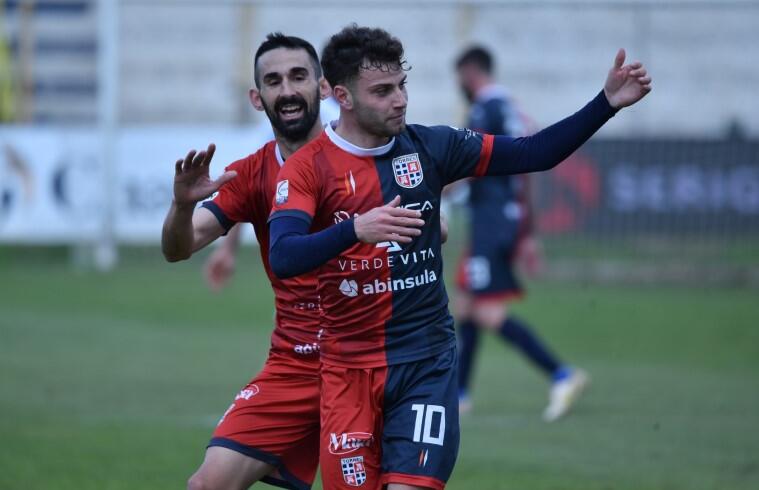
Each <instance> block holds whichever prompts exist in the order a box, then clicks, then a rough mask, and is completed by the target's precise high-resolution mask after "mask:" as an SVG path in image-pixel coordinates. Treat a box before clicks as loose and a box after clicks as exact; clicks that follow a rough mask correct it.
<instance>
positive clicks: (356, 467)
mask: <svg viewBox="0 0 759 490" xmlns="http://www.w3.org/2000/svg"><path fill="white" fill-rule="evenodd" d="M340 466H341V467H342V470H343V480H345V483H347V484H348V485H350V486H352V487H360V486H361V485H363V484H364V482H365V481H366V467H365V466H364V457H363V456H354V457H352V458H342V459H341V460H340Z"/></svg>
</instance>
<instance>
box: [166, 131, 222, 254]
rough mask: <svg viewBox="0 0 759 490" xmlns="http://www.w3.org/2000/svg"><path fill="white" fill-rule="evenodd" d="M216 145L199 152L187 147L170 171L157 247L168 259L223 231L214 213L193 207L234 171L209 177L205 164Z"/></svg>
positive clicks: (199, 244)
mask: <svg viewBox="0 0 759 490" xmlns="http://www.w3.org/2000/svg"><path fill="white" fill-rule="evenodd" d="M214 151H216V146H215V145H214V144H213V143H212V144H210V145H208V149H207V150H206V151H201V152H200V153H197V154H196V152H195V150H191V151H190V152H189V153H188V154H187V156H186V157H185V158H184V160H177V162H176V165H175V174H174V199H173V200H172V202H171V207H170V208H169V212H168V214H167V215H166V219H165V220H164V222H163V233H162V235H161V250H162V251H163V255H164V257H166V260H168V261H169V262H176V261H178V260H185V259H187V258H189V257H190V256H191V255H192V254H193V253H194V252H195V251H197V250H199V249H201V248H203V247H205V246H206V245H208V244H209V243H211V242H212V241H213V240H215V239H216V238H218V237H219V236H221V235H222V234H223V233H224V228H223V227H222V226H221V225H220V224H219V222H218V220H217V219H216V218H215V217H214V215H213V214H212V213H211V212H210V211H208V210H206V209H199V210H197V212H196V211H195V206H196V205H197V203H198V202H199V201H201V200H203V199H205V198H207V197H208V196H210V195H211V194H213V193H214V192H216V191H217V190H219V188H220V187H221V186H222V185H223V184H224V183H226V182H228V181H229V180H231V179H233V178H235V177H236V176H237V173H236V172H234V171H229V172H225V173H224V174H223V175H222V176H221V177H219V178H218V179H216V180H211V178H210V177H209V174H208V167H209V165H210V164H211V159H212V158H213V154H214Z"/></svg>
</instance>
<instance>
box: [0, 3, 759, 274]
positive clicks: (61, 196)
mask: <svg viewBox="0 0 759 490" xmlns="http://www.w3.org/2000/svg"><path fill="white" fill-rule="evenodd" d="M0 12H2V18H1V20H0V70H1V73H2V75H1V76H0V118H2V121H3V122H4V123H3V125H2V126H0V150H2V154H1V155H0V242H4V243H79V244H100V245H101V246H102V247H101V249H103V250H108V249H110V250H111V251H113V245H114V244H118V243H156V242H157V240H158V237H159V230H160V224H161V221H162V218H163V214H164V212H165V209H166V206H167V205H168V202H169V200H170V191H171V188H170V185H171V164H172V162H173V161H174V160H175V159H176V158H178V157H179V156H181V155H183V154H184V153H186V151H187V149H188V148H190V147H204V146H205V145H206V144H207V143H208V142H209V141H215V142H216V143H217V144H218V146H219V149H220V151H219V153H218V156H217V158H216V162H215V165H214V170H215V171H217V172H218V171H220V170H221V168H222V166H223V165H225V164H226V163H229V162H231V161H232V160H234V159H236V158H238V157H240V156H242V155H245V154H247V153H250V152H252V151H254V150H255V149H256V148H257V147H258V146H259V145H260V144H261V143H262V142H263V139H264V138H265V137H264V136H262V134H264V133H263V132H262V131H261V125H265V121H264V118H263V117H262V116H261V115H260V114H259V113H256V112H255V111H254V110H253V109H252V108H251V107H250V104H249V102H248V100H247V96H246V93H247V90H248V88H249V86H250V79H251V70H252V68H251V64H252V54H253V51H254V49H255V47H256V46H257V45H258V43H259V42H260V41H261V40H262V39H263V38H264V36H265V35H266V33H268V32H271V31H277V30H281V31H283V32H286V33H291V34H295V35H299V36H302V37H305V38H306V39H309V40H310V41H311V42H313V43H314V44H315V45H316V46H317V47H321V46H322V45H323V44H324V42H325V41H326V40H327V38H328V37H329V36H330V35H331V34H332V33H334V32H336V31H337V30H339V29H340V28H341V27H342V26H344V25H346V24H348V23H350V22H357V23H359V24H366V25H377V26H382V27H384V28H386V29H387V30H389V31H390V32H392V33H393V34H395V35H396V36H398V37H399V38H401V40H402V41H403V42H404V44H405V47H406V50H407V58H408V61H409V63H410V64H411V66H412V67H413V69H412V70H411V72H410V78H409V93H410V103H409V110H408V120H409V121H411V122H419V123H424V124H461V123H462V121H463V119H464V115H465V104H464V100H463V98H462V97H461V95H460V93H459V90H458V88H457V86H456V84H455V79H454V76H453V70H452V65H453V60H454V59H455V57H456V55H457V53H458V52H459V51H460V50H461V49H462V48H464V47H465V46H467V45H469V44H471V43H474V42H477V43H481V44H484V45H486V46H488V47H490V48H491V49H492V50H493V51H494V52H495V53H496V56H497V75H498V79H499V81H501V82H502V83H503V84H505V85H506V86H507V87H508V88H509V89H510V90H511V91H512V93H513V94H514V96H515V97H516V99H517V100H518V101H519V103H520V105H521V106H522V109H523V110H524V111H525V112H526V113H527V114H529V115H530V116H531V117H532V118H533V119H534V120H535V121H536V122H537V123H538V125H540V126H546V125H548V124H550V123H552V122H554V121H556V120H558V119H559V118H561V117H563V116H565V115H567V114H569V113H571V112H573V111H574V110H576V109H578V108H579V107H580V106H581V105H582V104H584V103H585V102H586V101H587V100H589V99H590V98H591V97H592V96H593V95H594V94H595V93H596V92H597V91H598V90H599V89H600V88H601V84H602V82H603V79H604V76H605V73H606V70H607V69H608V67H609V66H610V63H611V60H612V58H613V56H614V53H615V51H616V49H617V48H618V47H625V48H626V49H627V50H628V53H629V56H630V57H631V58H635V59H641V60H643V61H644V62H645V63H646V65H647V66H648V68H649V71H650V72H651V73H652V74H653V77H654V92H653V93H652V94H651V95H650V96H649V97H648V98H647V99H646V100H645V101H644V102H643V103H642V104H640V105H639V106H635V107H634V108H631V109H629V110H626V111H625V112H624V114H623V115H621V116H620V117H617V118H615V119H613V120H612V121H611V122H610V123H609V124H607V125H606V126H605V127H604V128H603V129H602V130H601V131H600V133H599V135H598V136H597V137H595V138H594V139H593V140H592V141H591V142H590V143H588V144H587V145H586V146H585V147H584V148H583V150H581V151H580V152H578V154H577V155H575V157H573V159H572V161H571V162H567V163H566V164H564V165H563V166H562V167H560V168H559V169H558V170H557V171H554V172H550V173H547V174H544V175H541V176H540V177H538V178H537V188H538V192H537V195H536V201H537V203H538V209H539V216H538V224H539V226H540V229H541V230H542V231H543V234H544V237H545V243H546V247H547V248H548V251H549V256H552V257H553V258H554V259H555V261H554V265H555V267H552V269H551V270H552V273H554V274H558V275H562V274H564V275H568V276H576V275H578V274H581V275H586V276H592V277H596V278H599V279H602V278H608V277H611V278H614V279H618V280H626V279H631V280H635V281H640V280H647V278H649V277H654V278H656V279H657V280H661V279H662V277H668V278H670V279H672V280H676V281H683V280H685V281H687V280H689V279H691V278H693V277H695V276H698V277H701V276H703V277H706V278H710V279H714V280H718V281H729V282H738V283H740V284H754V285H756V284H757V283H759V272H757V270H756V263H757V261H756V260H755V253H754V250H756V248H757V247H756V245H757V243H759V242H758V241H757V238H759V146H758V143H757V139H758V137H759V111H757V108H759V104H757V97H756V95H755V93H754V91H755V87H756V86H757V83H759V64H757V63H755V62H753V61H752V60H753V58H754V57H755V56H756V53H757V52H759V30H758V29H756V26H757V25H759V2H756V1H741V0H724V1H719V0H670V1H656V0H584V1H583V0H576V1H575V0H567V1H557V0H542V1H541V0H534V1H510V0H503V1H494V0H491V1H487V0H481V1H477V0H469V1H448V0H438V1H432V0H416V1H396V0H386V1H383V2H373V1H366V0H358V1H338V0H326V1H320V2H312V1H297V0H278V1H274V0H271V1H267V0H220V1H210V0H207V1H205V0H184V1H182V0H150V1H149V0H122V1H116V0H103V1H100V2H98V1H95V0H0ZM104 257H106V259H104V264H105V265H108V263H110V262H112V258H114V257H115V255H113V254H112V253H105V255H104ZM108 257H111V258H108Z"/></svg>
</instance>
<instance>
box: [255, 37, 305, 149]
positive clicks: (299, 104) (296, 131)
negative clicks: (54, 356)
mask: <svg viewBox="0 0 759 490" xmlns="http://www.w3.org/2000/svg"><path fill="white" fill-rule="evenodd" d="M257 65H258V66H257V67H256V68H257V70H256V72H257V73H258V74H259V75H258V78H259V79H258V80H256V85H257V87H258V88H255V89H251V91H250V100H251V103H252V104H253V106H254V107H255V108H256V109H258V110H263V111H265V112H266V115H267V117H268V118H269V121H271V125H272V127H273V128H274V131H275V133H277V134H279V135H281V136H282V137H284V138H285V139H287V140H290V141H302V140H304V139H306V137H307V136H308V134H309V132H310V131H311V130H312V129H313V127H314V125H315V124H318V120H319V99H320V85H319V79H318V77H317V74H316V67H315V66H314V63H313V60H312V59H311V57H310V56H309V54H308V53H307V52H306V51H305V50H303V49H290V48H276V49H272V50H270V51H267V52H265V53H264V54H263V55H261V57H260V58H258V63H257Z"/></svg>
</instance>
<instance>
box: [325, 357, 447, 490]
mask: <svg viewBox="0 0 759 490" xmlns="http://www.w3.org/2000/svg"><path fill="white" fill-rule="evenodd" d="M457 383H458V382H457V361H456V349H455V348H452V349H450V350H449V351H446V352H444V353H442V354H440V355H439V356H437V357H434V358H429V359H423V360H421V361H415V362H409V363H405V364H398V365H394V366H388V367H380V368H344V367H336V366H330V365H322V392H321V397H322V398H321V420H322V427H321V432H322V441H321V442H322V446H321V450H320V465H321V472H322V482H323V486H324V488H330V489H350V488H355V487H358V486H362V487H364V488H376V489H380V488H382V487H383V485H387V484H389V483H404V484H407V485H418V486H423V487H428V488H433V489H443V488H445V483H446V482H447V481H448V478H449V477H450V475H451V472H452V471H453V466H454V464H455V462H456V456H457V454H458V449H459V411H458V384H457Z"/></svg>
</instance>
